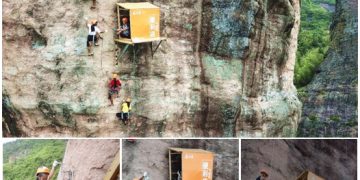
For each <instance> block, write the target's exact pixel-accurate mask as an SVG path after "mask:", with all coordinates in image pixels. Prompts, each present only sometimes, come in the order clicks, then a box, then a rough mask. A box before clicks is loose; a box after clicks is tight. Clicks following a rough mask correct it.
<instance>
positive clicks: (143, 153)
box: [122, 139, 239, 180]
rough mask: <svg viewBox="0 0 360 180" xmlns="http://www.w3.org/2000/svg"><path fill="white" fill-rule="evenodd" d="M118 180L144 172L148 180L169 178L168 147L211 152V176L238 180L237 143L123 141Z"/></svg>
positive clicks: (140, 174) (227, 141) (223, 141)
mask: <svg viewBox="0 0 360 180" xmlns="http://www.w3.org/2000/svg"><path fill="white" fill-rule="evenodd" d="M122 146H123V151H122V178H123V179H124V180H133V178H136V177H141V176H142V174H143V173H144V172H148V174H149V176H150V178H151V179H156V180H167V179H169V170H168V169H169V158H168V148H169V147H178V148H195V149H204V150H207V151H211V152H214V153H215V159H214V172H213V177H214V179H216V180H228V179H234V180H237V179H239V174H238V172H239V171H238V167H239V164H238V163H239V141H238V140H225V139H223V140H214V139H212V140H196V139H192V140H186V139H181V140H155V139H141V140H137V141H136V142H135V143H130V142H127V141H123V145H122Z"/></svg>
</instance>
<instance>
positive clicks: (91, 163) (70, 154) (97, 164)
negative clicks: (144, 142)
mask: <svg viewBox="0 0 360 180" xmlns="http://www.w3.org/2000/svg"><path fill="white" fill-rule="evenodd" d="M117 153H120V141H119V140H116V139H114V140H109V139H100V140H95V139H92V140H84V139H73V140H69V141H68V143H67V145H66V150H65V154H64V159H63V161H62V165H61V169H60V173H59V175H58V177H57V179H58V180H64V179H73V180H85V179H103V178H104V176H105V174H106V172H107V171H108V169H109V168H110V165H111V163H112V162H113V161H114V158H115V156H116V154H117Z"/></svg>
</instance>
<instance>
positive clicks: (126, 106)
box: [121, 98, 131, 125]
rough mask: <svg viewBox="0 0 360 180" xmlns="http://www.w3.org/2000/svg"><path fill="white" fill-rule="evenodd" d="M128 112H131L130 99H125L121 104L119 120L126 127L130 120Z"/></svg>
mask: <svg viewBox="0 0 360 180" xmlns="http://www.w3.org/2000/svg"><path fill="white" fill-rule="evenodd" d="M130 111H131V99H130V98H127V99H126V100H123V102H122V103H121V120H122V121H123V123H124V124H125V125H127V123H128V121H129V119H130Z"/></svg>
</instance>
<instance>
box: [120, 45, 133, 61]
mask: <svg viewBox="0 0 360 180" xmlns="http://www.w3.org/2000/svg"><path fill="white" fill-rule="evenodd" d="M129 46H130V45H129V44H126V45H125V47H124V49H123V50H122V51H121V54H120V55H119V56H118V57H117V60H118V61H119V60H120V59H121V58H122V57H123V56H124V55H125V53H126V51H127V49H128V48H129Z"/></svg>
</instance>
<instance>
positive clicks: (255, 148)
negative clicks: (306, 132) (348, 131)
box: [241, 139, 357, 180]
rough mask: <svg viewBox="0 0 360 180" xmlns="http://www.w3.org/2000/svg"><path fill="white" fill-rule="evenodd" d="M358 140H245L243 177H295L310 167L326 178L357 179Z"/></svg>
mask: <svg viewBox="0 0 360 180" xmlns="http://www.w3.org/2000/svg"><path fill="white" fill-rule="evenodd" d="M356 147H357V143H356V140H335V139H331V140H299V139H298V140H242V141H241V179H256V177H258V176H259V172H260V170H261V169H267V171H268V172H269V175H270V177H269V179H277V180H288V179H296V178H297V177H298V176H299V175H300V174H301V173H302V172H304V171H306V170H309V171H312V172H313V173H315V174H317V175H319V176H321V177H323V178H325V179H348V180H355V179H357V150H356V149H357V148H356Z"/></svg>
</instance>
